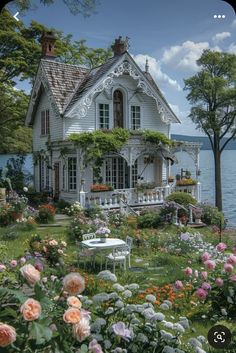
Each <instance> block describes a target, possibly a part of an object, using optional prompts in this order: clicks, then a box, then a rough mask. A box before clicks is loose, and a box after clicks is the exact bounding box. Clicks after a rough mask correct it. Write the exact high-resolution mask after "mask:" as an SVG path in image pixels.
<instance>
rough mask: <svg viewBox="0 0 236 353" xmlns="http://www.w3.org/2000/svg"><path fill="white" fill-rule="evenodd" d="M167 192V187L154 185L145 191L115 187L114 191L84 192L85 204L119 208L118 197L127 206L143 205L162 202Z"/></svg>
mask: <svg viewBox="0 0 236 353" xmlns="http://www.w3.org/2000/svg"><path fill="white" fill-rule="evenodd" d="M168 194H169V187H168V186H163V187H156V188H155V189H151V190H147V191H145V192H137V189H116V190H114V191H104V192H88V193H86V205H88V206H89V205H91V206H92V205H98V206H100V207H101V208H104V209H109V208H119V207H120V198H122V199H123V200H124V201H125V202H126V203H127V204H128V205H129V206H144V205H152V204H153V205H155V204H162V203H163V200H164V197H165V196H167V195H168Z"/></svg>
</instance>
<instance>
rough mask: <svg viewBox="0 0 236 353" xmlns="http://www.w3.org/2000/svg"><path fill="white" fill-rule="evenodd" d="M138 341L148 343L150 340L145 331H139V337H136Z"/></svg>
mask: <svg viewBox="0 0 236 353" xmlns="http://www.w3.org/2000/svg"><path fill="white" fill-rule="evenodd" d="M136 339H137V341H138V342H142V343H147V342H148V341H149V340H148V338H147V336H146V335H144V334H143V333H141V332H139V333H138V335H137V337H136Z"/></svg>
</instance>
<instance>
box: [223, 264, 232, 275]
mask: <svg viewBox="0 0 236 353" xmlns="http://www.w3.org/2000/svg"><path fill="white" fill-rule="evenodd" d="M224 270H225V272H228V273H232V272H233V270H234V268H233V266H232V265H231V264H228V263H226V264H224Z"/></svg>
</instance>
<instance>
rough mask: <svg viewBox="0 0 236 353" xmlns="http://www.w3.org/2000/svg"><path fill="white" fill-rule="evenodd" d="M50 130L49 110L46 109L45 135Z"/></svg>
mask: <svg viewBox="0 0 236 353" xmlns="http://www.w3.org/2000/svg"><path fill="white" fill-rule="evenodd" d="M49 132H50V125H49V110H46V135H48V134H49Z"/></svg>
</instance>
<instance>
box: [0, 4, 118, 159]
mask: <svg viewBox="0 0 236 353" xmlns="http://www.w3.org/2000/svg"><path fill="white" fill-rule="evenodd" d="M50 30H53V31H54V33H55V35H56V37H57V41H56V55H57V60H59V61H61V62H65V63H68V64H77V65H86V66H88V67H90V68H91V67H94V66H97V65H101V64H102V63H104V62H105V61H106V60H107V59H108V57H109V56H110V55H111V50H110V49H108V50H106V49H99V48H98V49H93V48H89V47H87V46H86V42H85V40H83V39H82V40H77V41H73V39H72V35H71V34H69V35H64V33H63V32H61V31H58V30H55V29H53V28H47V27H45V26H43V25H42V24H40V23H37V22H35V21H32V22H31V24H30V25H29V26H28V27H26V26H25V25H24V24H23V22H21V21H16V20H15V19H14V18H13V17H12V15H11V14H10V13H9V12H8V11H7V10H3V11H2V13H1V16H0V92H1V95H0V129H1V140H0V152H1V153H4V152H30V151H31V144H32V142H31V141H32V139H31V131H30V129H29V128H26V127H24V120H25V115H26V111H27V106H28V102H29V95H27V94H26V93H25V92H24V91H21V90H18V89H16V82H17V81H19V80H21V81H23V80H28V81H30V82H31V83H33V80H34V78H35V75H36V72H37V68H38V64H39V62H40V59H41V56H42V53H41V43H40V40H41V37H42V34H43V33H44V32H47V31H50Z"/></svg>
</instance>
